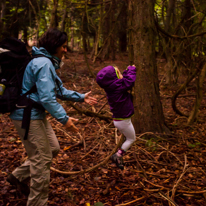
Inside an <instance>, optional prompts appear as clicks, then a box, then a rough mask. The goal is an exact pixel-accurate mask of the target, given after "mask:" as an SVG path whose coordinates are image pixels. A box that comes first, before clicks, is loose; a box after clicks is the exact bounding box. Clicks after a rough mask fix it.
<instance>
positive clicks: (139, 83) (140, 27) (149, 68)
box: [133, 0, 169, 133]
mask: <svg viewBox="0 0 206 206" xmlns="http://www.w3.org/2000/svg"><path fill="white" fill-rule="evenodd" d="M154 2H155V1H151V0H139V1H134V3H133V4H134V6H133V8H134V19H133V21H134V24H133V25H134V26H133V28H134V36H133V38H134V63H135V65H136V67H137V78H136V82H135V88H134V107H135V116H134V119H133V122H134V127H135V130H136V133H143V132H158V133H164V132H169V129H168V128H167V126H166V124H165V119H164V115H163V109H162V104H161V100H160V93H159V83H158V74H157V65H156V59H155V35H156V33H155V23H154Z"/></svg>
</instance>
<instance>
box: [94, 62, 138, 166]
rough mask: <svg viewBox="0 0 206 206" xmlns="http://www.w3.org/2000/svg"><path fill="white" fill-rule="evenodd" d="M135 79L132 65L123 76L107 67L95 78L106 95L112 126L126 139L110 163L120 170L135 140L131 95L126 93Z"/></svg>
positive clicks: (116, 70) (114, 69)
mask: <svg viewBox="0 0 206 206" xmlns="http://www.w3.org/2000/svg"><path fill="white" fill-rule="evenodd" d="M135 79H136V67H135V66H134V65H133V66H128V67H127V69H126V70H125V71H124V72H123V74H121V72H120V71H119V69H118V68H117V67H113V66H107V67H105V68H103V69H102V70H100V71H99V72H98V74H97V77H96V80H97V83H98V84H99V86H100V87H101V88H103V89H104V90H105V92H106V94H107V99H108V103H109V105H110V110H111V112H112V113H113V115H112V117H113V122H114V126H115V127H116V128H117V129H118V130H119V131H120V132H121V133H122V134H123V135H124V136H125V137H126V140H125V142H124V143H123V144H122V146H121V148H119V149H118V151H117V152H116V153H115V154H113V155H112V156H111V160H112V162H114V163H116V165H117V167H119V168H120V169H124V163H123V155H124V154H125V152H126V151H127V150H128V149H129V148H130V146H131V145H132V143H133V142H134V141H135V139H136V136H135V130H134V127H133V124H132V122H131V116H132V115H133V114H134V107H133V102H132V94H131V93H129V92H128V90H130V89H132V87H133V86H134V82H135Z"/></svg>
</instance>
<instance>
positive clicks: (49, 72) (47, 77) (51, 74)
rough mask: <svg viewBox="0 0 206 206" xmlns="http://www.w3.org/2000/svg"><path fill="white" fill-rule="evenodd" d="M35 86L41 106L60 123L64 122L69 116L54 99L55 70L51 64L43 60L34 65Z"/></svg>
mask: <svg viewBox="0 0 206 206" xmlns="http://www.w3.org/2000/svg"><path fill="white" fill-rule="evenodd" d="M34 75H35V79H36V87H37V92H38V95H39V100H40V102H41V104H42V106H43V107H44V108H45V109H46V110H47V111H48V112H49V113H50V114H51V115H52V116H53V117H54V118H56V119H57V121H59V122H60V123H62V124H66V122H67V121H68V119H69V117H68V116H67V114H66V111H65V110H64V108H63V107H62V105H61V104H59V103H58V102H57V100H56V94H55V76H56V72H55V69H54V68H53V65H52V64H51V63H50V62H49V61H48V60H45V62H44V64H42V65H41V66H40V67H38V66H36V69H35V70H34Z"/></svg>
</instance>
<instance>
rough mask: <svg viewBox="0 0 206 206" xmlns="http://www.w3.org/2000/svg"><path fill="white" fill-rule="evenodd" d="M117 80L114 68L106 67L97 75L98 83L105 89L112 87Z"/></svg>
mask: <svg viewBox="0 0 206 206" xmlns="http://www.w3.org/2000/svg"><path fill="white" fill-rule="evenodd" d="M116 80H118V77H117V74H116V71H115V68H114V67H113V66H107V67H104V68H103V69H101V70H100V71H99V72H98V73H97V77H96V81H97V83H98V84H99V86H100V87H102V88H103V89H106V88H107V87H109V86H112V84H113V83H114V82H115V81H116Z"/></svg>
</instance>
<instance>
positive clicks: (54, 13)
mask: <svg viewBox="0 0 206 206" xmlns="http://www.w3.org/2000/svg"><path fill="white" fill-rule="evenodd" d="M53 3H54V7H53V9H52V13H51V21H50V28H57V27H58V20H57V8H58V0H53Z"/></svg>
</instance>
